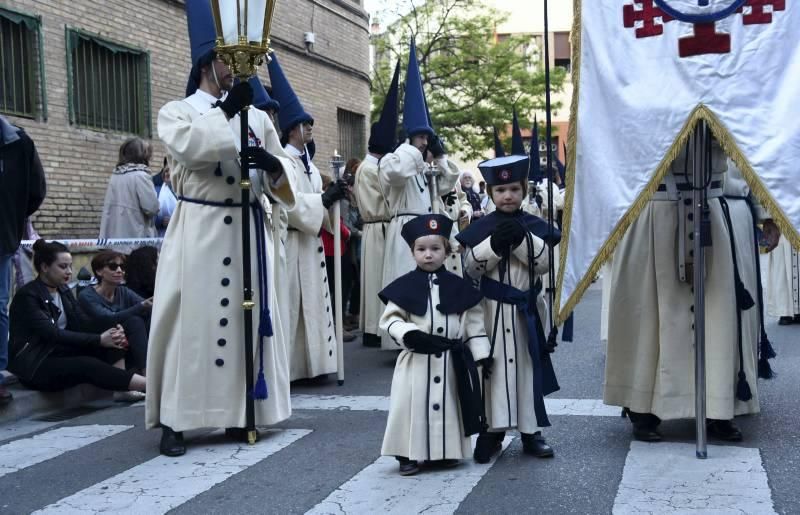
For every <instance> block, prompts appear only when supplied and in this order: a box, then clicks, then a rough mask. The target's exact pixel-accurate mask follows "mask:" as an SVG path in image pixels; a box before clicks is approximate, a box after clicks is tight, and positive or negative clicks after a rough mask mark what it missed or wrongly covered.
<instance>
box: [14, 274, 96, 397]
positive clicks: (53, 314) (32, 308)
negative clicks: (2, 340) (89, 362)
mask: <svg viewBox="0 0 800 515" xmlns="http://www.w3.org/2000/svg"><path fill="white" fill-rule="evenodd" d="M59 295H60V296H61V303H62V304H63V306H64V311H65V313H66V315H67V328H66V329H59V328H58V324H57V323H56V321H57V320H58V317H59V315H60V314H61V310H59V308H58V306H56V305H55V304H54V303H53V299H52V297H50V291H49V290H48V289H47V286H45V285H44V283H42V282H41V281H40V280H39V279H34V280H33V281H31V282H29V283H28V284H26V285H25V286H23V287H22V288H20V289H19V290H17V293H16V294H15V295H14V299H13V300H12V301H11V309H10V310H9V318H10V319H11V320H10V322H11V327H10V329H11V331H10V336H9V349H8V358H9V359H8V369H9V370H10V371H11V372H13V373H14V374H16V375H17V376H19V377H20V379H22V381H23V382H25V381H31V380H32V378H33V376H34V374H36V371H37V370H38V369H39V366H40V365H41V364H42V361H44V359H45V358H47V356H49V355H50V354H51V353H52V352H53V349H55V348H56V346H57V345H64V346H69V347H75V348H78V349H80V348H87V347H96V346H99V345H100V335H99V334H94V333H89V332H84V331H85V329H86V328H87V327H89V319H88V317H87V316H86V314H84V313H83V311H81V308H80V306H79V305H78V301H77V299H75V296H74V295H73V294H72V292H71V291H70V290H69V289H68V288H66V287H64V288H62V289H61V290H59Z"/></svg>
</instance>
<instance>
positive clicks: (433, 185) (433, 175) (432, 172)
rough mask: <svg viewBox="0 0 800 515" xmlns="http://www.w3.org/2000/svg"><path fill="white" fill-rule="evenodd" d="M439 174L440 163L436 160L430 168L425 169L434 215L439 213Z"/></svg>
mask: <svg viewBox="0 0 800 515" xmlns="http://www.w3.org/2000/svg"><path fill="white" fill-rule="evenodd" d="M439 174H440V170H439V165H437V164H436V162H435V161H434V162H433V163H431V164H430V167H429V168H428V170H426V171H425V175H427V176H428V192H429V193H430V195H431V213H433V214H434V215H438V214H439V201H438V199H439V181H438V180H437V179H438V178H439Z"/></svg>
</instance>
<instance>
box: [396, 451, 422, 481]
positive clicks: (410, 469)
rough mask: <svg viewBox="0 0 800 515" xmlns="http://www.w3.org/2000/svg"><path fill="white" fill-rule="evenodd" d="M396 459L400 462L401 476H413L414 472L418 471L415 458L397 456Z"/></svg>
mask: <svg viewBox="0 0 800 515" xmlns="http://www.w3.org/2000/svg"><path fill="white" fill-rule="evenodd" d="M397 461H399V462H400V475H401V476H413V475H414V474H416V473H417V472H419V464H418V463H417V462H416V461H415V460H410V459H408V458H403V457H400V456H398V457H397Z"/></svg>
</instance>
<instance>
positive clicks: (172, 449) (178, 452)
mask: <svg viewBox="0 0 800 515" xmlns="http://www.w3.org/2000/svg"><path fill="white" fill-rule="evenodd" d="M158 450H159V451H161V454H163V455H164V456H170V457H173V458H174V457H176V456H183V455H184V454H186V444H184V443H183V433H181V432H177V433H176V432H175V431H173V430H172V429H170V428H168V427H167V426H161V443H160V444H159V445H158Z"/></svg>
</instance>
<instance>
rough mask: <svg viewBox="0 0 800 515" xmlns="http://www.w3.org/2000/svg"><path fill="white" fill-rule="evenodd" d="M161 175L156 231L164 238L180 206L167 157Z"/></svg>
mask: <svg viewBox="0 0 800 515" xmlns="http://www.w3.org/2000/svg"><path fill="white" fill-rule="evenodd" d="M159 175H160V176H161V185H160V186H156V194H157V195H158V214H157V215H156V231H158V235H159V236H161V237H163V236H164V233H166V232H167V225H169V219H170V218H171V217H172V213H173V211H175V207H176V206H177V205H178V197H177V195H175V190H173V189H172V177H171V175H170V170H169V164H167V158H166V157H165V158H164V166H163V167H162V168H161V172H159Z"/></svg>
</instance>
